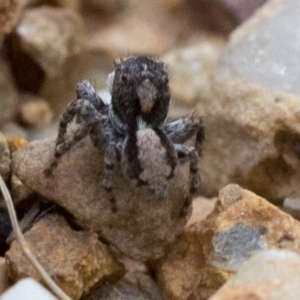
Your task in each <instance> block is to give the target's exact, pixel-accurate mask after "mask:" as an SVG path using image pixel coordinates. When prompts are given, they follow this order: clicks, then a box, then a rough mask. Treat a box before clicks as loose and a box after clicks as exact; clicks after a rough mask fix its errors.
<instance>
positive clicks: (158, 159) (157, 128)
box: [45, 56, 204, 209]
mask: <svg viewBox="0 0 300 300" xmlns="http://www.w3.org/2000/svg"><path fill="white" fill-rule="evenodd" d="M108 86H109V89H110V92H111V94H112V100H111V103H105V102H104V101H103V100H102V99H101V98H100V97H99V95H98V94H97V93H96V92H95V90H94V89H93V87H92V86H91V84H90V83H89V82H88V81H86V80H85V81H83V82H81V83H79V84H78V85H77V87H76V91H77V97H76V99H74V100H73V101H71V102H70V103H69V104H68V106H67V108H66V110H65V112H64V113H63V115H62V117H61V120H60V124H59V131H58V137H57V141H56V147H55V153H54V158H53V159H52V160H51V162H50V165H49V167H48V168H47V169H46V170H45V175H46V176H50V175H52V173H53V170H54V169H55V168H56V167H57V165H58V162H59V160H60V158H61V156H62V155H63V154H64V153H66V152H67V151H69V150H70V149H71V148H72V146H73V145H74V144H75V143H76V142H77V141H79V140H81V139H82V138H84V137H85V136H87V135H89V136H90V138H91V140H92V143H93V145H94V146H95V147H96V148H98V149H104V163H105V167H104V176H103V181H102V185H103V187H104V189H105V190H106V191H107V192H108V193H109V194H110V199H111V201H112V203H113V209H115V200H114V197H113V194H112V189H113V174H114V167H115V164H116V163H117V162H119V161H121V167H122V172H123V174H124V177H125V178H128V179H130V180H131V181H132V182H134V183H135V184H136V185H147V186H148V188H149V189H150V190H151V191H153V192H154V193H155V195H156V196H157V198H159V199H164V198H165V197H166V196H167V190H168V185H169V181H170V180H171V178H173V177H174V174H175V173H176V170H177V166H178V162H179V160H180V159H181V158H183V157H189V159H190V191H191V192H192V193H193V192H195V191H196V190H197V188H198V186H199V183H200V176H199V170H198V153H200V154H201V153H202V142H203V139H204V128H203V124H202V120H201V119H200V118H195V117H194V116H191V117H186V118H180V119H177V120H174V121H171V122H169V123H165V120H166V116H167V113H168V109H169V102H170V91H169V86H168V74H167V71H166V67H165V65H164V63H161V62H157V61H156V60H154V59H152V58H149V57H143V56H142V57H139V56H138V57H130V58H128V59H125V60H119V61H117V62H116V63H115V70H114V72H113V73H111V74H110V75H109V77H108ZM71 124H73V125H75V126H71ZM194 136H196V143H195V147H193V146H188V145H185V144H184V143H185V142H186V141H187V140H189V139H190V138H192V137H194Z"/></svg>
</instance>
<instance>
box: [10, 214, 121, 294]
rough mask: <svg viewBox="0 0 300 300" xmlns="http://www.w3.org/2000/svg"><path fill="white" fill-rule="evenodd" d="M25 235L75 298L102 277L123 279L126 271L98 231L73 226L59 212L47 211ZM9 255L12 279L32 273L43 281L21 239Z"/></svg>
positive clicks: (58, 280) (42, 263)
mask: <svg viewBox="0 0 300 300" xmlns="http://www.w3.org/2000/svg"><path fill="white" fill-rule="evenodd" d="M24 236H25V240H26V241H27V243H28V245H29V247H30V249H31V251H32V252H33V254H34V255H35V256H36V258H37V260H38V261H39V262H40V263H41V265H42V266H43V267H44V268H45V270H46V272H47V273H48V274H49V276H51V277H52V279H53V280H54V281H55V282H56V283H57V284H58V285H59V286H60V287H61V288H62V289H63V290H64V292H65V293H67V294H68V295H69V296H70V297H71V298H72V299H79V298H80V297H81V296H82V294H84V293H86V292H88V291H89V289H90V288H91V287H92V286H94V285H95V284H96V283H97V282H99V281H100V280H104V279H119V278H120V277H122V275H123V274H124V269H123V267H122V265H121V264H120V263H119V262H117V261H116V260H115V259H114V257H113V256H112V255H111V254H110V252H109V250H108V247H107V246H105V245H104V244H102V243H101V242H99V241H98V237H97V234H95V233H91V232H89V231H74V230H72V229H71V228H70V227H69V225H68V224H67V222H66V221H65V219H64V218H63V217H61V216H59V215H58V214H50V215H47V216H46V217H44V218H43V219H41V220H40V221H39V222H38V223H36V224H35V225H34V226H33V227H32V228H31V229H30V230H29V231H28V232H26V233H25V235H24ZM6 259H7V260H8V269H9V275H10V277H11V279H12V280H14V281H16V280H19V279H21V278H24V277H27V276H30V277H33V278H35V279H36V280H38V281H41V277H40V275H39V274H38V273H37V271H36V270H35V269H34V268H33V266H32V265H31V264H30V262H29V261H28V260H27V258H26V257H25V255H24V254H23V251H22V250H21V248H20V245H19V243H18V242H17V241H14V242H13V243H12V244H11V247H10V249H9V251H8V252H6Z"/></svg>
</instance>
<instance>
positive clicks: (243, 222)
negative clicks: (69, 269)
mask: <svg viewBox="0 0 300 300" xmlns="http://www.w3.org/2000/svg"><path fill="white" fill-rule="evenodd" d="M273 248H279V249H288V250H293V251H295V252H298V253H300V223H299V222H298V221H296V220H294V219H293V218H292V217H291V216H290V215H288V214H286V213H284V212H282V211H280V210H279V209H278V208H277V207H275V206H274V205H272V204H270V203H269V202H267V201H266V200H265V199H263V198H261V197H259V196H257V195H255V194H254V193H252V192H250V191H247V190H244V189H242V188H241V187H239V186H238V185H228V186H226V187H225V188H223V189H222V190H221V191H220V193H219V196H218V200H217V203H216V205H215V208H214V210H213V211H212V213H211V214H209V215H208V217H207V218H206V219H204V220H202V221H201V220H200V221H199V222H194V223H192V224H191V225H190V226H189V227H187V228H186V231H185V233H184V234H183V235H182V236H181V237H179V238H178V239H177V241H176V243H175V244H174V245H173V246H172V247H171V248H170V250H169V252H168V254H167V256H166V258H165V259H164V260H163V261H162V263H161V265H160V266H159V267H158V270H157V274H158V281H159V284H160V286H161V287H162V289H163V291H164V295H165V297H166V298H167V299H172V300H175V299H176V300H177V299H178V300H179V299H180V300H184V299H189V300H204V299H207V298H208V297H209V296H211V295H212V294H213V293H214V292H215V291H216V290H217V289H218V288H219V287H221V286H222V285H223V284H224V283H225V282H226V280H227V279H228V278H230V277H231V276H232V274H235V273H236V272H237V271H238V270H239V268H240V267H241V265H242V264H243V263H244V262H246V261H247V260H248V259H249V258H250V257H251V256H252V255H253V254H255V253H257V252H260V251H262V250H265V249H273Z"/></svg>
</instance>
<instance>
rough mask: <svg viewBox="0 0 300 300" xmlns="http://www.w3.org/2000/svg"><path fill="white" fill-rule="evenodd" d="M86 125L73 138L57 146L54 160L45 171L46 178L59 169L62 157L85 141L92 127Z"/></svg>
mask: <svg viewBox="0 0 300 300" xmlns="http://www.w3.org/2000/svg"><path fill="white" fill-rule="evenodd" d="M84 125H85V124H84ZM84 125H81V126H80V127H79V128H78V129H77V130H76V132H75V133H74V135H73V136H72V137H71V138H68V139H67V140H64V141H63V142H61V143H59V144H56V147H55V152H54V158H53V159H52V160H51V161H50V165H49V166H48V168H47V169H45V171H44V174H45V175H46V176H48V177H49V176H51V175H52V173H53V170H54V169H55V168H56V167H57V165H58V163H59V161H60V158H61V156H62V155H64V154H65V153H66V152H68V151H69V150H70V149H71V148H72V147H73V146H74V145H75V144H76V143H77V142H78V141H80V140H81V139H83V138H84V137H85V136H86V135H87V134H88V133H89V130H90V126H84Z"/></svg>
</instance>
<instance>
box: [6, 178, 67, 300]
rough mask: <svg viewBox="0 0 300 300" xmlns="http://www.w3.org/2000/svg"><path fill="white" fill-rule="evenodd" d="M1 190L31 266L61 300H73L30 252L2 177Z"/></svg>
mask: <svg viewBox="0 0 300 300" xmlns="http://www.w3.org/2000/svg"><path fill="white" fill-rule="evenodd" d="M0 189H1V192H2V195H3V197H4V200H5V203H6V206H7V209H8V213H9V217H10V220H11V223H12V227H13V230H14V233H15V236H16V238H17V240H18V242H19V243H20V246H21V248H22V250H23V252H24V254H25V256H26V257H27V258H28V260H29V261H30V262H31V264H32V265H33V266H34V268H35V269H36V270H37V271H38V273H39V274H40V275H41V276H42V278H43V280H44V281H45V282H46V284H47V285H48V287H49V288H50V289H51V290H52V292H53V293H54V294H55V295H56V296H57V297H58V298H59V299H60V300H71V298H70V297H69V296H68V295H66V294H65V293H64V292H63V291H62V290H61V288H60V287H59V286H58V285H57V284H56V283H55V282H54V281H53V280H52V279H51V277H50V276H49V275H48V274H47V273H46V271H45V270H44V268H43V267H42V266H41V264H40V263H39V262H38V261H37V260H36V258H35V256H34V255H33V253H32V252H31V251H30V249H29V247H28V244H27V242H26V241H25V238H24V236H23V234H22V232H21V230H20V227H19V223H18V219H17V216H16V212H15V209H14V205H13V202H12V199H11V196H10V193H9V191H8V189H7V187H6V185H5V183H4V181H3V179H2V176H1V175H0Z"/></svg>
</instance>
